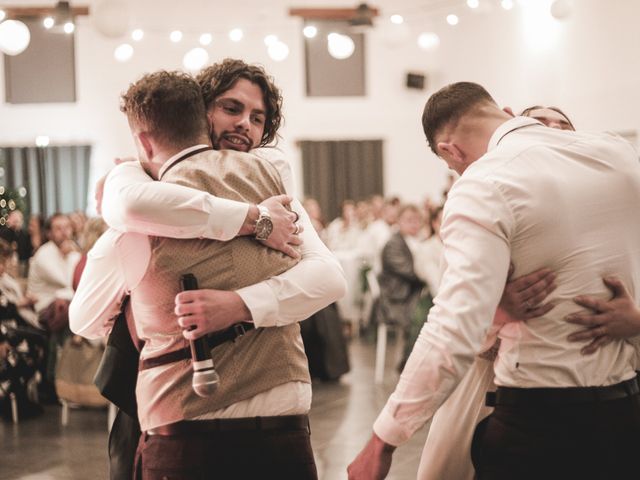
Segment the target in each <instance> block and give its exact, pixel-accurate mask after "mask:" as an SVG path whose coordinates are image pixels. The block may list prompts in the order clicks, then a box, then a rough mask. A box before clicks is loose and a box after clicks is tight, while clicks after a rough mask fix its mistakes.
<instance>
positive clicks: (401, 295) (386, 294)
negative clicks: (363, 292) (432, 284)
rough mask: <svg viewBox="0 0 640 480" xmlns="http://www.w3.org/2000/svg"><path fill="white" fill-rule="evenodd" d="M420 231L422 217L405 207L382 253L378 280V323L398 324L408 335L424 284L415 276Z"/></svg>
mask: <svg viewBox="0 0 640 480" xmlns="http://www.w3.org/2000/svg"><path fill="white" fill-rule="evenodd" d="M421 228H422V215H421V213H420V210H419V209H418V207H416V206H415V205H405V206H403V207H401V208H400V212H399V214H398V231H397V232H396V233H394V234H393V235H392V236H391V238H390V239H389V241H388V242H387V244H386V245H385V246H384V248H383V249H382V272H381V273H380V275H379V276H378V281H379V283H380V300H379V302H378V305H377V307H376V309H377V311H376V319H377V321H379V322H380V321H383V322H386V323H392V324H398V325H401V326H402V327H403V330H404V332H405V334H406V333H407V332H408V326H409V321H410V318H411V315H412V313H413V312H414V310H415V307H416V303H417V301H418V299H419V298H420V292H422V289H423V287H424V285H425V284H424V282H423V281H422V280H421V279H420V277H418V275H416V272H415V269H414V266H413V250H415V249H416V248H417V245H418V242H419V240H418V238H417V235H418V233H419V232H420V230H421Z"/></svg>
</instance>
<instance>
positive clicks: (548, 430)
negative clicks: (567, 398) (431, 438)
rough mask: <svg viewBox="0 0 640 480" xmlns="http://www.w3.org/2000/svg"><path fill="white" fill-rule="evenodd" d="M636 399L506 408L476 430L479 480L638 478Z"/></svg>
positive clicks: (639, 414)
mask: <svg viewBox="0 0 640 480" xmlns="http://www.w3.org/2000/svg"><path fill="white" fill-rule="evenodd" d="M638 452H640V396H639V395H635V396H632V397H626V398H622V399H618V400H610V401H602V402H590V403H578V404H570V405H539V406H529V405H527V406H519V405H518V406H504V405H497V406H496V408H495V411H494V412H493V413H492V414H491V415H490V416H489V417H487V418H486V419H485V420H484V421H483V422H481V423H480V424H479V425H478V427H477V428H476V432H475V434H474V438H473V444H472V447H471V456H472V459H473V464H474V467H475V469H476V475H477V479H478V480H513V479H536V480H539V479H545V480H551V479H554V480H555V479H557V480H560V479H562V480H571V479H580V480H612V479H615V480H625V479H637V478H639V477H638V475H639V474H638V461H637V458H638V454H639V453H638Z"/></svg>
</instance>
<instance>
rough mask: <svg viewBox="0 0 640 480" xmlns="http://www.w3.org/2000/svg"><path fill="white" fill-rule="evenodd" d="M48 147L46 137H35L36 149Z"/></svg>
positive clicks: (47, 138)
mask: <svg viewBox="0 0 640 480" xmlns="http://www.w3.org/2000/svg"><path fill="white" fill-rule="evenodd" d="M48 146H49V137H47V136H46V135H38V136H37V137H36V147H48Z"/></svg>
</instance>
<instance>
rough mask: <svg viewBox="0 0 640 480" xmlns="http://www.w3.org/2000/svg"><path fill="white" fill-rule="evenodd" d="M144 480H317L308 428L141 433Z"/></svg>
mask: <svg viewBox="0 0 640 480" xmlns="http://www.w3.org/2000/svg"><path fill="white" fill-rule="evenodd" d="M136 461H137V466H136V475H137V476H136V478H137V479H142V480H160V479H167V480H187V479H188V480H204V479H215V480H227V479H228V480H254V479H260V478H264V479H278V480H289V479H290V480H316V479H317V478H318V474H317V471H316V465H315V461H314V458H313V451H312V450H311V441H310V436H309V430H308V429H300V430H251V431H226V432H211V433H206V434H195V433H191V434H188V435H171V436H163V435H147V434H146V433H143V434H142V436H141V437H140V443H139V445H138V453H137V459H136Z"/></svg>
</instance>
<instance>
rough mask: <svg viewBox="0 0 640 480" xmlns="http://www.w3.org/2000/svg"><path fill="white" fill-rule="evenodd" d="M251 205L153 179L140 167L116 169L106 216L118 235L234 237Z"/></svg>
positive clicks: (108, 192) (109, 180)
mask: <svg viewBox="0 0 640 480" xmlns="http://www.w3.org/2000/svg"><path fill="white" fill-rule="evenodd" d="M248 210H249V204H248V203H243V202H237V201H235V200H228V199H225V198H220V197H216V196H213V195H211V194H209V193H207V192H203V191H201V190H196V189H193V188H189V187H185V186H182V185H176V184H172V183H166V182H157V181H154V180H153V179H152V178H151V177H149V176H148V175H147V174H146V173H145V171H144V170H143V169H142V167H141V166H140V164H139V163H138V162H124V163H122V164H120V165H117V166H116V167H115V168H114V169H113V170H111V172H110V173H109V175H108V176H107V179H106V181H105V185H104V194H103V199H102V215H103V217H104V219H105V221H106V222H107V224H108V225H109V226H110V227H111V228H114V229H115V230H118V231H120V232H136V233H143V234H145V235H155V236H159V237H169V238H210V239H213V240H222V241H225V240H230V239H232V238H234V237H235V236H236V235H237V234H238V231H239V230H240V228H241V227H242V224H243V223H244V220H245V218H246V216H247V212H248Z"/></svg>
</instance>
